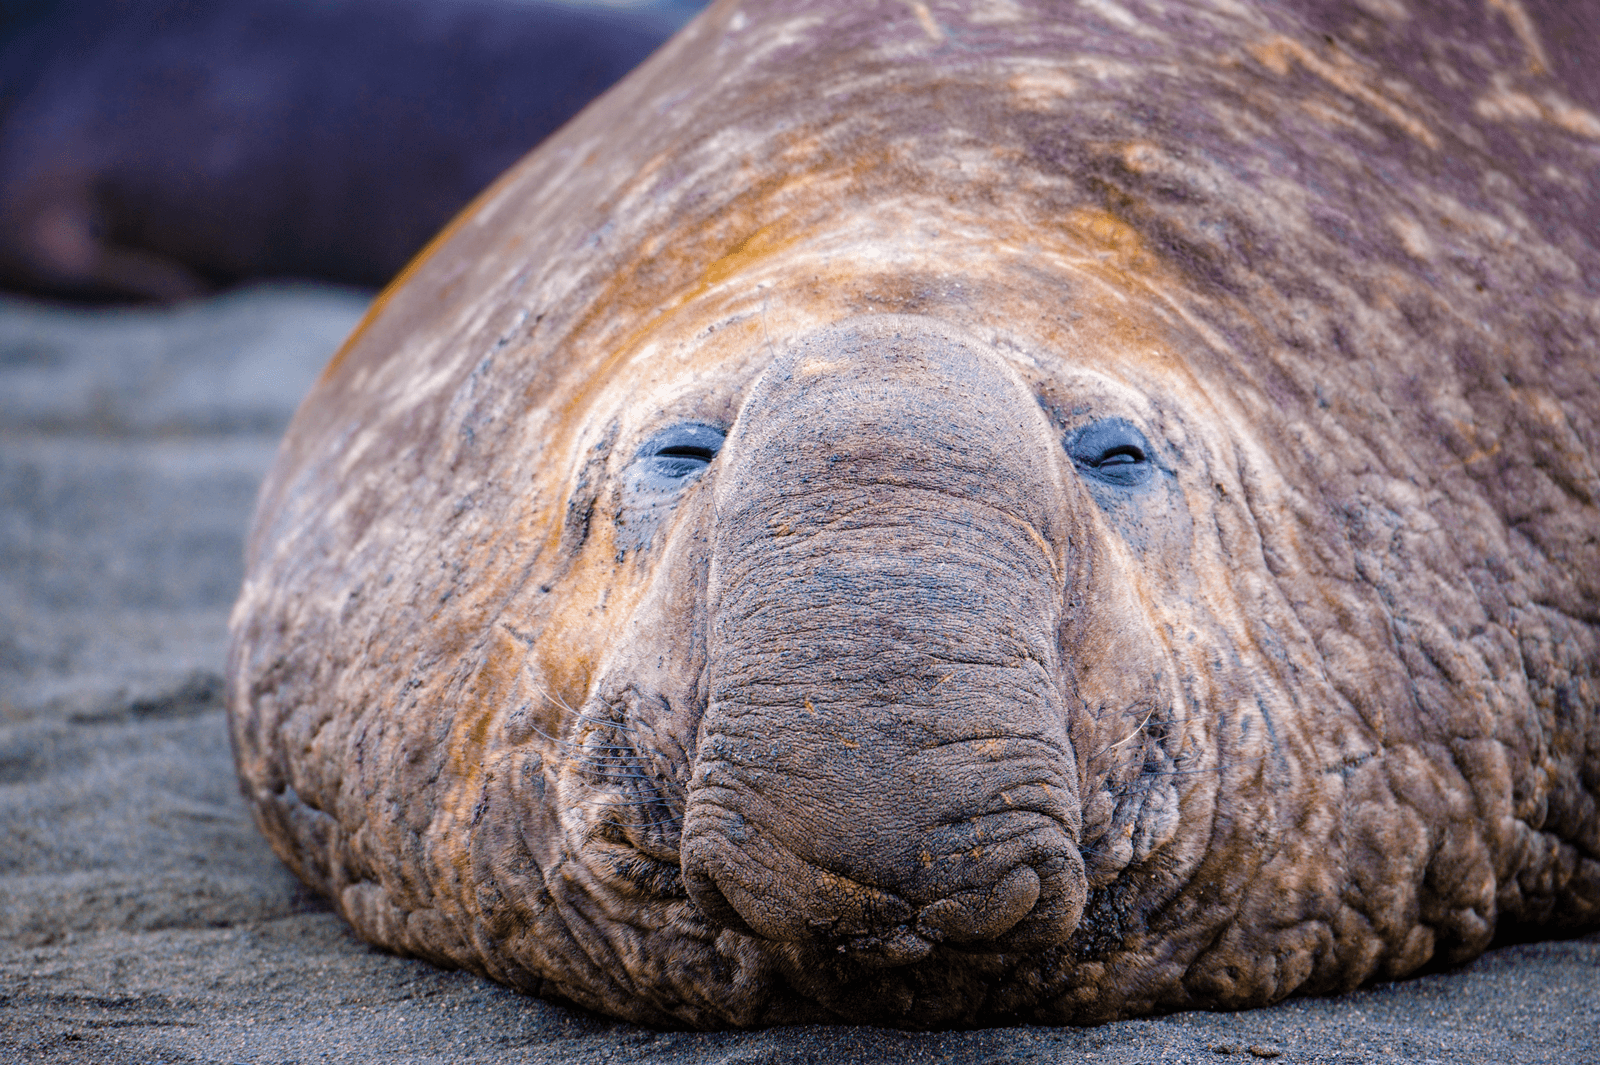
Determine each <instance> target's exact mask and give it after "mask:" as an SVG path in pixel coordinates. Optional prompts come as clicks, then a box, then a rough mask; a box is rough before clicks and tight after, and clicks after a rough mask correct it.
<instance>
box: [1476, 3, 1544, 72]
mask: <svg viewBox="0 0 1600 1065" xmlns="http://www.w3.org/2000/svg"><path fill="white" fill-rule="evenodd" d="M1487 3H1488V5H1489V9H1490V10H1491V11H1498V12H1500V14H1502V15H1504V16H1505V17H1506V21H1507V22H1509V23H1511V30H1512V32H1513V33H1515V34H1516V35H1517V38H1518V39H1519V40H1521V41H1522V47H1524V48H1526V49H1527V50H1528V73H1530V74H1546V73H1549V71H1550V58H1549V57H1548V56H1547V55H1545V51H1544V43H1543V42H1542V41H1540V40H1539V27H1537V26H1535V25H1534V24H1533V18H1532V16H1530V15H1529V14H1528V9H1527V8H1525V7H1523V6H1522V0H1487Z"/></svg>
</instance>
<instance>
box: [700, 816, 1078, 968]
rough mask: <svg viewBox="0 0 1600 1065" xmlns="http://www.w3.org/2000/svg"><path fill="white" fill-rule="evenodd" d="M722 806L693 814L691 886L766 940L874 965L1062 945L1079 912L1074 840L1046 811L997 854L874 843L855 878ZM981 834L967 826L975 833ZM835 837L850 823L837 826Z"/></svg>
mask: <svg viewBox="0 0 1600 1065" xmlns="http://www.w3.org/2000/svg"><path fill="white" fill-rule="evenodd" d="M715 805H716V804H714V803H697V804H695V806H694V807H693V808H692V810H691V813H690V816H689V820H688V825H687V832H686V837H685V844H684V850H683V874H684V883H685V885H686V886H687V888H688V890H689V894H690V896H691V897H692V898H693V899H694V900H695V902H696V904H697V905H698V906H699V907H700V909H701V910H702V912H704V913H705V914H706V915H707V916H709V917H710V918H711V919H712V920H713V921H715V922H716V923H718V924H720V925H723V926H724V927H729V928H733V929H734V930H736V931H741V932H745V933H747V934H751V935H755V936H758V937H760V938H762V939H767V940H771V941H775V942H798V943H811V944H816V945H821V946H825V947H828V948H831V949H833V950H835V951H837V952H838V953H840V954H844V955H846V956H848V957H849V958H850V959H851V960H853V961H856V962H858V963H860V964H864V965H866V966H868V967H889V966H898V965H908V964H912V963H915V962H919V961H922V960H923V959H925V958H927V957H928V956H929V955H930V954H931V953H933V951H934V949H935V948H936V947H938V946H940V945H945V946H948V947H950V948H952V949H955V950H958V951H968V952H998V951H1001V950H1014V949H1022V948H1038V947H1043V946H1051V945H1055V944H1057V943H1061V942H1064V941H1065V940H1066V938H1067V937H1068V936H1069V935H1071V933H1072V931H1073V930H1074V929H1075V928H1076V926H1077V921H1078V917H1079V915H1080V914H1081V912H1082V905H1083V866H1082V862H1081V860H1080V859H1079V858H1078V854H1077V849H1076V845H1075V844H1074V843H1073V842H1072V840H1071V839H1070V837H1069V834H1068V833H1067V832H1066V831H1065V829H1064V826H1062V825H1061V824H1059V823H1058V822H1053V821H1052V819H1050V818H1047V817H1044V816H1042V815H1033V817H1034V820H1035V823H1034V824H1032V825H1028V826H1019V825H1017V824H1015V823H1013V824H1012V825H1011V826H1009V827H1010V829H1011V830H1013V831H1014V830H1016V829H1017V828H1019V827H1024V828H1025V829H1027V831H1025V832H1024V835H1023V836H1022V837H1021V838H1019V839H1016V840H1013V841H1008V845H1006V846H1002V847H999V848H996V849H995V852H994V856H993V858H992V859H991V858H989V857H988V856H987V855H985V854H984V853H983V848H982V847H974V848H971V849H970V850H969V851H966V852H962V853H957V854H944V855H939V856H934V855H932V854H930V853H929V852H928V851H927V850H926V849H924V850H923V851H922V852H921V853H917V854H910V853H908V851H909V848H901V847H891V846H884V847H882V848H872V847H868V848H865V850H864V851H862V850H858V851H857V853H856V856H855V857H856V861H855V862H854V863H852V864H854V865H856V866H858V867H859V868H858V869H855V870H852V871H853V872H856V874H857V876H856V877H852V876H848V875H845V874H843V873H840V872H836V871H833V870H832V869H830V868H828V867H826V866H825V865H823V864H821V863H820V862H818V861H815V860H808V858H807V857H803V856H802V855H800V854H797V853H795V852H794V851H793V850H790V849H788V848H786V847H784V846H783V845H782V844H781V843H780V842H778V841H776V840H774V839H772V838H771V836H774V835H778V834H781V830H773V829H771V828H769V827H767V826H756V825H752V824H751V823H750V822H749V821H748V820H747V819H746V818H744V817H743V816H742V815H739V814H735V813H731V812H729V811H727V810H725V809H714V808H713V807H715ZM1015 820H1016V819H1013V822H1015ZM991 827H994V826H991ZM1001 831H1004V829H1001ZM982 832H983V827H982V826H979V825H971V824H969V825H968V833H967V834H968V835H969V836H972V835H977V834H980V833H982ZM839 834H840V835H849V834H851V829H850V828H849V827H846V826H840V830H839ZM937 837H938V834H937V833H929V834H928V836H927V837H925V838H924V839H923V841H922V842H923V843H924V844H927V843H933V844H935V845H937V844H938V843H939V842H941V841H940V840H939V839H938V838H937ZM880 850H881V851H882V853H879V851H880ZM908 858H909V859H910V860H909V861H907V859H908ZM1019 859H1020V860H1019ZM840 864H843V863H840ZM867 877H871V878H872V879H873V880H874V881H876V882H878V883H885V884H892V885H893V889H892V890H891V889H886V888H883V887H878V886H875V884H874V883H869V882H867V879H866V878H867Z"/></svg>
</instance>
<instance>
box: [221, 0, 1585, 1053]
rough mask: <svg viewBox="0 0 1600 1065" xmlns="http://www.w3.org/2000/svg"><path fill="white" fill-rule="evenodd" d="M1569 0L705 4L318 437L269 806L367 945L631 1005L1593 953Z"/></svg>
mask: <svg viewBox="0 0 1600 1065" xmlns="http://www.w3.org/2000/svg"><path fill="white" fill-rule="evenodd" d="M1574 12H1576V14H1574ZM1596 17H1600V10H1597V9H1596V8H1595V6H1594V4H1593V3H1586V4H1580V5H1577V6H1576V7H1575V6H1574V5H1571V4H1568V5H1566V6H1564V7H1562V8H1555V7H1551V8H1550V9H1549V10H1548V11H1547V10H1544V9H1542V8H1536V7H1531V6H1529V5H1526V4H1518V3H1516V2H1514V0H1492V2H1489V3H1487V4H1480V3H1478V2H1476V0H1472V2H1467V0H1462V2H1454V3H1450V2H1441V3H1437V4H1430V5H1427V6H1426V7H1424V5H1422V4H1420V3H1417V2H1415V0H1411V2H1407V3H1405V4H1402V3H1400V2H1398V0H1383V2H1379V0H1365V2H1364V3H1362V4H1360V5H1356V4H1337V3H1310V2H1307V3H1302V4H1298V5H1286V4H1278V3H1272V4H1268V3H1259V4H1250V3H1238V2H1227V3H1224V2H1222V0H1217V2H1215V3H1206V2H1202V0H1195V2H1193V3H1186V4H1179V3H1172V2H1155V0H1149V2H1137V0H1128V2H1126V3H1123V4H1121V5H1114V4H1110V3H1098V4H1082V5H1069V4H1064V3H1044V2H1039V3H1034V4H1028V3H1023V2H1020V0H1018V2H1010V0H990V2H987V3H976V2H975V3H972V4H965V5H957V4H953V3H952V4H943V3H936V2H930V3H927V4H926V5H924V4H919V3H881V4H876V5H875V4H864V3H860V2H859V0H850V2H849V3H831V4H830V3H820V2H819V3H805V2H801V0H763V2H754V0H751V2H746V3H743V4H736V3H731V2H728V3H721V4H718V5H717V6H715V7H713V8H712V9H710V10H709V11H708V12H706V13H705V14H704V15H703V16H702V17H701V18H700V19H699V20H698V21H696V22H695V23H694V24H692V25H691V26H690V27H689V28H688V29H687V30H686V31H685V33H684V34H683V35H681V36H680V37H679V38H677V39H676V40H675V41H674V42H673V43H672V44H670V45H669V46H668V47H667V49H666V50H664V51H663V52H662V53H660V54H658V55H657V56H656V57H654V58H653V59H652V60H651V61H650V62H649V63H648V64H646V66H645V67H643V68H641V69H640V70H639V71H637V72H635V74H634V75H632V76H631V77H630V78H629V79H628V80H626V81H625V82H624V83H623V84H622V85H621V86H620V87H619V88H618V89H617V90H616V91H614V92H613V93H612V94H610V95H609V96H607V97H606V98H604V99H603V100H602V101H600V103H599V104H598V105H597V106H595V107H594V108H591V109H590V110H589V111H588V112H586V113H585V114H584V115H583V116H582V117H581V118H580V119H579V120H578V121H577V122H576V123H575V124H574V125H572V126H569V127H568V128H567V129H566V130H564V131H563V132H562V133H561V134H559V135H558V136H557V137H556V138H555V139H554V140H553V141H551V142H550V143H548V144H547V145H546V146H545V147H543V148H542V149H541V150H540V151H538V152H536V153H535V154H534V155H532V156H531V157H529V158H528V159H527V160H525V161H524V162H523V163H522V164H521V165H520V166H519V167H518V168H516V169H515V170H513V171H512V172H511V173H510V174H509V175H508V176H507V177H506V178H504V179H502V181H501V182H500V183H499V184H497V185H496V186H495V187H494V188H492V189H491V190H490V191H489V192H488V193H486V194H485V195H484V197H482V198H481V199H480V200H479V202H478V204H477V205H476V206H475V207H474V208H473V209H472V210H471V211H469V212H468V213H467V214H466V215H465V216H463V218H462V219H461V220H460V221H459V222H458V223H457V224H456V225H455V226H454V227H453V228H452V229H451V230H450V231H448V232H447V234H446V235H445V236H444V237H443V238H441V240H440V241H439V242H438V243H437V244H436V246H435V248H434V250H433V251H432V253H431V254H430V255H429V256H427V257H426V258H424V259H423V260H422V261H421V262H420V263H419V264H417V265H416V266H414V267H413V268H412V270H411V271H410V273H409V276H408V277H406V278H405V279H403V280H402V282H401V283H399V284H398V285H397V286H396V287H395V288H393V289H392V290H391V291H390V292H389V293H388V294H387V295H386V296H385V297H384V298H383V299H381V300H380V301H379V304H378V306H377V307H376V308H375V309H374V311H373V313H372V315H371V317H370V318H369V320H368V322H367V323H366V324H365V326H364V328H363V329H362V330H360V331H359V332H358V333H357V335H356V336H355V337H354V338H353V339H352V341H351V342H350V344H349V345H348V346H347V348H346V349H345V350H344V352H343V353H342V354H341V355H340V356H339V357H338V358H337V359H336V360H335V361H334V363H333V364H332V365H331V366H330V367H329V369H328V371H327V373H326V374H325V375H324V377H323V379H322V380H321V381H320V383H319V384H318V386H317V388H316V389H315V391H314V392H313V393H312V395H311V396H310V398H309V399H308V400H307V401H306V403H305V405H304V406H303V407H302V409H301V410H300V412H299V414H298V415H297V416H296V419H295V422H294V425H293V427H292V428H291V430H290V433H289V436H288V439H287V440H286V442H285V444H284V448H283V451H282V454H281V456H280V460H279V462H278V465H277V468H276V470H275V472H274V473H273V475H272V477H271V479H270V480H269V482H268V484H267V485H266V487H265V488H264V490H263V495H262V500H261V506H260V511H259V514H258V517H257V522H256V528H255V531H254V534H253V537H252V539H251V542H250V547H249V571H248V577H247V580H246V584H245V587H244V591H243V594H242V596H241V598H240V601H239V605H238V608H237V610H236V613H235V616H234V651H233V659H232V672H231V680H230V700H231V708H232V719H233V728H234V739H235V745H236V751H237V755H238V762H239V769H240V774H241V779H242V781H243V783H244V787H245V790H246V793H247V795H248V796H249V798H250V799H251V801H252V802H253V804H254V806H255V809H256V812H257V816H258V820H259V822H260V824H261V827H262V829H263V831H264V832H266V834H267V835H268V837H269V838H270V839H271V840H272V842H273V845H274V846H275V847H276V848H277V850H278V853H279V854H281V855H282V856H283V858H284V860H285V861H286V862H288V863H289V864H290V865H291V866H292V867H293V868H294V869H295V870H296V872H298V873H299V874H300V875H301V876H302V877H304V878H305V879H306V880H307V881H308V882H310V883H311V884H313V885H315V886H316V887H317V888H318V889H320V890H321V891H323V892H325V893H326V894H327V895H328V897H329V898H331V899H332V900H333V901H334V903H335V905H337V906H338V908H339V909H340V911H341V912H342V913H343V914H344V915H345V916H346V917H347V918H348V919H349V920H350V921H351V923H352V924H353V925H354V926H355V928H356V929H357V930H358V931H359V932H360V933H361V934H362V935H363V936H366V937H367V938H369V939H371V940H372V941H374V942H377V943H381V944H384V945H386V946H388V947H390V948H392V949H395V950H400V951H405V952H408V953H412V954H416V955H420V956H422V957H426V958H430V959H433V960H435V961H437V962H439V963H441V964H448V965H458V966H463V967H466V968H469V969H472V970H474V971H477V972H481V973H485V974H487V975H489V976H492V977H494V978H495V979H498V980H503V981H505V982H507V983H510V984H512V985H514V986H517V987H520V988H524V989H526V990H528V991H530V992H533V993H537V994H546V995H552V996H559V997H562V998H566V999H569V1000H572V1001H575V1002H578V1003H581V1004H583V1005H586V1006H590V1007H593V1008H596V1009H600V1010H604V1011H606V1012H609V1013H612V1014H615V1015H618V1016H621V1017H626V1018H631V1019H634V1020H638V1021H643V1022H648V1023H654V1024H678V1025H694V1026H708V1027H709V1026H720V1025H757V1024H770V1023H780V1022H793V1021H803V1020H855V1021H870V1022H877V1023H887V1024H896V1025H905V1026H933V1025H954V1024H970V1023H979V1022H992V1021H997V1020H1007V1019H1028V1020H1035V1021H1043V1022H1068V1023H1084V1022H1094V1021H1103V1020H1106V1019H1110V1018H1116V1017H1126V1016H1130V1015H1134V1014H1139V1013H1144V1012H1150V1011H1158V1010H1173V1009H1182V1008H1190V1007H1214V1008H1231V1007H1243V1006H1252V1005H1260V1004H1264V1003H1269V1002H1273V1001H1276V1000H1278V999H1281V998H1283V997H1285V996H1287V995H1289V994H1292V993H1316V992H1330V991H1336V990H1340V989H1345V988H1351V987H1354V986H1356V985H1358V984H1360V983H1361V982H1363V981H1365V980H1370V979H1380V978H1392V977H1397V976H1401V975H1404V974H1406V973H1409V972H1413V971H1415V970H1416V969H1418V968H1419V967H1421V966H1423V965H1426V964H1429V963H1436V964H1437V963H1445V964H1448V963H1452V962H1458V961H1461V960H1463V959H1466V958H1470V957H1472V956H1473V955H1475V954H1476V953H1478V952H1479V951H1482V950H1483V949H1484V948H1485V947H1486V946H1488V945H1489V943H1490V942H1491V941H1492V940H1493V939H1494V937H1495V936H1496V934H1497V932H1498V933H1503V934H1513V935H1526V934H1563V933H1568V932H1572V931H1577V930H1580V929H1586V928H1593V927H1595V926H1596V924H1597V922H1600V816H1597V812H1596V798H1597V795H1600V677H1597V670H1600V634H1597V624H1600V511H1597V509H1596V500H1597V497H1600V477H1597V473H1596V468H1595V459H1594V456H1595V455H1596V454H1597V453H1600V421H1597V419H1600V291H1597V288H1596V284H1597V281H1596V279H1597V278H1600V229H1597V221H1596V220H1597V219H1600V202H1597V199H1600V194H1597V192H1596V189H1597V188H1600V182H1597V181H1596V178H1597V176H1600V118H1597V117H1596V115H1597V112H1600V83H1597V81H1596V77H1597V75H1596V71H1597V69H1600V64H1596V63H1594V62H1592V61H1588V62H1586V60H1593V59H1594V57H1593V56H1587V57H1586V56H1585V55H1584V54H1583V52H1582V49H1584V48H1592V47H1593V45H1592V43H1591V38H1590V37H1589V36H1587V35H1585V34H1584V33H1581V32H1577V31H1575V30H1574V29H1573V26H1574V25H1575V24H1576V25H1579V26H1581V25H1582V18H1588V19H1589V20H1590V21H1589V25H1593V24H1595V19H1596ZM1574 20H1578V21H1577V22H1576V23H1574ZM802 60H803V61H802Z"/></svg>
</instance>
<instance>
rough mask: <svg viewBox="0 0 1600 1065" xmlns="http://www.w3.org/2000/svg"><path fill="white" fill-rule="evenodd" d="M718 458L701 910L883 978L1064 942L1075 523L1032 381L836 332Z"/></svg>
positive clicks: (701, 749)
mask: <svg viewBox="0 0 1600 1065" xmlns="http://www.w3.org/2000/svg"><path fill="white" fill-rule="evenodd" d="M718 461H719V462H721V463H722V464H723V465H722V467H721V470H720V473H719V477H718V481H717V484H716V496H715V513H716V521H715V523H714V527H713V528H712V530H711V532H710V537H709V540H710V552H711V564H710V568H711V572H710V577H709V582H708V584H709V587H708V590H707V599H708V619H709V623H708V634H707V689H708V696H709V698H708V702H707V707H706V711H705V715H704V717H703V718H702V720H701V722H700V732H699V744H698V749H697V751H696V754H695V764H694V768H693V771H692V773H691V778H690V782H689V787H688V795H687V807H686V811H685V818H684V832H683V849H682V869H683V876H684V882H685V884H686V886H687V887H688V890H689V893H690V895H691V896H692V897H693V898H694V899H695V900H696V901H697V903H698V904H699V906H700V908H701V910H702V911H703V912H704V913H705V914H706V915H707V916H708V917H710V918H711V919H712V920H713V921H716V922H719V923H721V924H723V925H724V926H726V927H729V928H733V929H736V930H740V931H746V932H749V933H752V934H754V935H756V936H759V937H761V938H764V939H767V940H772V941H777V942H785V943H808V944H812V945H814V946H816V945H820V946H824V947H827V948H830V949H831V950H836V951H838V952H839V953H842V954H844V955H846V956H848V957H850V958H852V959H854V960H856V961H858V962H860V963H861V964H865V965H868V966H872V965H877V966H893V965H905V964H910V963H913V962H916V961H919V960H921V959H923V958H925V957H928V956H929V955H930V954H931V953H933V952H934V951H935V949H952V950H960V951H972V952H985V951H989V952H994V951H1001V950H1011V949H1020V948H1023V947H1028V948H1033V947H1037V946H1043V945H1050V944H1056V943H1060V942H1062V941H1064V940H1065V939H1066V937H1067V936H1068V935H1069V934H1070V933H1071V932H1072V930H1073V928H1074V927H1075V926H1076V923H1077V920H1078V917H1079V915H1080V913H1081V911H1082V906H1083V899H1084V895H1085V890H1086V888H1085V883H1086V881H1085V878H1084V871H1083V863H1082V859H1081V857H1080V855H1079V853H1078V838H1079V826H1080V813H1079V810H1078V792H1077V779H1076V766H1077V759H1076V758H1075V757H1074V755H1073V751H1072V747H1071V743H1070V742H1069V740H1068V738H1067V732H1066V719H1067V712H1066V706H1065V702H1064V696H1063V694H1062V689H1061V667H1060V648H1059V625H1060V618H1061V609H1062V608H1061V603H1062V601H1063V586H1062V585H1063V580H1064V576H1063V574H1064V572H1065V568H1066V567H1065V565H1064V563H1063V559H1064V557H1065V550H1066V549H1065V544H1066V541H1067V537H1066V536H1065V534H1064V531H1063V527H1062V526H1061V525H1060V522H1061V521H1062V520H1063V519H1062V517H1061V516H1062V515H1063V514H1064V513H1066V512H1067V511H1068V509H1069V506H1068V501H1067V499H1066V497H1065V496H1063V495H1062V490H1061V488H1060V483H1061V479H1062V472H1063V463H1064V461H1065V460H1064V459H1063V458H1062V456H1061V454H1060V448H1059V446H1058V444H1057V442H1056V439H1055V433H1054V432H1053V431H1052V430H1051V428H1050V427H1049V425H1048V424H1047V423H1046V422H1045V420H1044V417H1043V415H1042V414H1041V413H1040V411H1039V407H1038V403H1037V402H1036V400H1035V398H1034V397H1033V395H1032V394H1031V392H1030V391H1029V390H1028V388H1027V386H1026V385H1024V384H1023V382H1022V381H1021V379H1020V378H1019V377H1018V376H1017V375H1016V374H1015V373H1014V372H1013V371H1012V370H1011V369H1010V368H1009V366H1008V365H1007V364H1006V363H1005V362H1003V361H1002V360H1001V359H1000V357H999V356H998V355H996V354H995V353H994V352H992V351H990V350H988V349H986V348H984V347H983V346H982V345H981V344H980V343H978V342H976V341H973V340H971V339H970V338H965V337H961V336H958V335H956V334H954V333H953V332H952V331H949V330H947V329H945V328H944V327H943V326H941V325H940V324H939V323H935V322H930V321H927V320H924V319H916V318H908V317H897V316H884V317H882V318H871V319H858V320H855V321H852V322H849V323H841V324H839V325H837V326H834V327H831V328H829V329H826V330H822V331H819V332H818V333H816V334H813V335H812V336H811V337H809V338H807V339H806V340H804V341H803V342H801V343H799V344H797V345H796V347H795V348H793V349H791V351H790V352H788V353H787V354H786V355H785V356H783V357H781V358H780V359H778V360H777V361H776V362H774V364H773V365H772V366H771V367H770V368H769V369H768V370H767V371H766V372H765V373H764V374H763V375H762V378H761V379H760V381H758V382H757V384H756V386H755V387H754V388H753V389H752V391H751V394H750V396H749V398H748V399H747V400H746V403H745V406H744V409H743V410H742V411H741V413H740V415H739V418H738V419H737V420H736V422H735V425H734V428H733V430H732V432H730V434H729V436H728V439H727V446H726V449H725V450H724V451H723V453H722V455H721V456H720V458H719V460H718Z"/></svg>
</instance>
